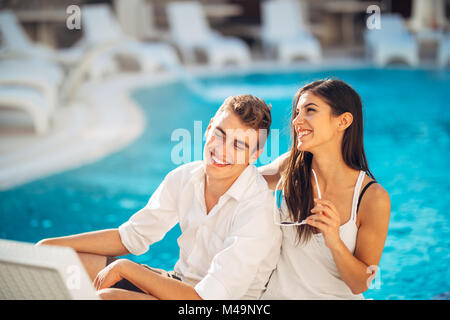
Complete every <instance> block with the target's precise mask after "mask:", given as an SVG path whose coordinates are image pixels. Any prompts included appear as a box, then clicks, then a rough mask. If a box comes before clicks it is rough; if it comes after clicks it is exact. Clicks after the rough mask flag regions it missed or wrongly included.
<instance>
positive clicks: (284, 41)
mask: <svg viewBox="0 0 450 320" xmlns="http://www.w3.org/2000/svg"><path fill="white" fill-rule="evenodd" d="M301 13H302V12H301V6H300V4H299V3H298V2H297V1H294V0H285V1H279V0H275V1H272V0H271V1H265V2H263V3H262V28H261V37H262V41H263V45H264V50H265V51H266V53H268V52H272V51H275V52H276V54H277V56H278V59H279V60H280V61H281V62H283V63H290V62H292V61H294V60H296V59H298V58H303V59H306V60H309V61H312V62H316V63H317V62H320V61H321V58H322V50H321V47H320V43H319V41H318V40H317V39H316V38H315V37H314V36H313V35H312V34H311V33H310V32H309V31H308V29H307V28H306V24H305V21H304V20H303V18H302V14H301Z"/></svg>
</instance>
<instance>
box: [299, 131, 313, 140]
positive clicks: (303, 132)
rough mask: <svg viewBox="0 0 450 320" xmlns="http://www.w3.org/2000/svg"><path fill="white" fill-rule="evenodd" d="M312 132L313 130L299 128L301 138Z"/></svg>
mask: <svg viewBox="0 0 450 320" xmlns="http://www.w3.org/2000/svg"><path fill="white" fill-rule="evenodd" d="M311 132H312V130H298V131H297V133H298V136H299V138H302V137H304V136H307V135H308V134H310V133H311Z"/></svg>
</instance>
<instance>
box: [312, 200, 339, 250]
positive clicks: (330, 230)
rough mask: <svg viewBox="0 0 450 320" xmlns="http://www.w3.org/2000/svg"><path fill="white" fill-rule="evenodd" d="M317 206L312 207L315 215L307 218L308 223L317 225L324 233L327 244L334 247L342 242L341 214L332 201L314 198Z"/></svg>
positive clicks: (331, 247) (330, 247)
mask: <svg viewBox="0 0 450 320" xmlns="http://www.w3.org/2000/svg"><path fill="white" fill-rule="evenodd" d="M314 202H315V204H316V205H315V206H314V208H312V209H311V212H312V213H314V214H313V215H311V216H309V217H308V218H307V219H306V223H307V224H309V225H310V226H313V227H316V228H317V229H319V231H320V232H321V233H322V235H323V237H324V240H325V244H326V246H327V247H328V248H329V249H333V248H334V247H336V246H337V245H338V244H340V242H341V237H340V235H339V228H340V226H341V218H340V215H339V213H338V211H337V209H336V207H335V206H334V204H333V203H332V202H331V201H328V200H323V199H314Z"/></svg>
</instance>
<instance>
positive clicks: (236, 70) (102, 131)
mask: <svg viewBox="0 0 450 320" xmlns="http://www.w3.org/2000/svg"><path fill="white" fill-rule="evenodd" d="M364 66H370V65H369V64H368V63H367V62H366V61H365V60H363V59H361V58H359V59H357V58H356V59H355V58H349V57H346V58H339V57H338V58H333V57H331V58H326V59H324V61H323V62H322V63H321V64H320V66H317V65H313V64H310V63H307V62H299V63H297V64H294V65H292V64H291V65H288V66H283V65H279V64H277V63H275V62H272V63H271V62H267V61H261V62H258V61H256V62H253V63H252V64H251V65H250V66H248V67H227V68H226V69H211V68H210V67H207V66H204V65H203V66H196V67H188V68H186V70H187V74H189V75H193V76H208V75H211V74H214V75H219V76H220V75H226V74H231V73H232V74H242V73H244V74H245V73H249V72H252V71H260V72H264V71H279V72H282V71H295V70H313V69H314V70H317V69H321V68H330V67H333V68H360V67H364ZM178 76H179V75H176V74H173V73H170V72H167V71H166V72H158V73H151V74H149V73H146V74H144V73H138V72H134V73H120V74H116V75H114V76H111V77H110V78H108V79H105V80H102V81H101V82H87V83H84V84H83V85H82V86H81V87H80V88H79V90H78V91H77V94H76V96H75V97H74V98H73V99H72V101H71V102H70V103H68V104H67V105H60V106H58V108H57V109H56V111H55V115H54V118H53V119H52V123H51V126H50V129H49V131H48V132H47V133H45V134H43V135H37V134H36V133H35V132H34V131H33V129H32V125H31V121H30V120H29V118H28V116H27V115H26V114H22V113H19V112H17V111H13V110H11V111H6V110H2V117H0V191H2V190H7V189H10V188H14V187H15V186H19V185H21V184H24V183H26V182H30V181H33V180H36V179H39V178H42V177H45V176H48V175H51V174H54V173H58V172H62V171H65V170H68V169H72V168H76V167H79V166H82V165H83V164H86V163H91V162H94V161H96V160H99V159H101V158H102V157H105V156H107V155H109V154H111V153H113V152H115V151H118V150H120V149H122V148H123V147H125V146H126V145H128V144H129V143H131V142H133V141H134V140H135V139H136V138H137V137H139V136H140V135H141V133H142V132H143V130H144V128H145V116H144V115H143V113H142V110H141V107H140V106H139V105H138V104H137V103H136V102H135V101H133V100H132V99H131V98H130V92H131V91H132V90H133V89H135V88H137V87H144V86H145V87H151V86H154V85H159V84H161V83H164V82H172V81H175V80H177V77H178Z"/></svg>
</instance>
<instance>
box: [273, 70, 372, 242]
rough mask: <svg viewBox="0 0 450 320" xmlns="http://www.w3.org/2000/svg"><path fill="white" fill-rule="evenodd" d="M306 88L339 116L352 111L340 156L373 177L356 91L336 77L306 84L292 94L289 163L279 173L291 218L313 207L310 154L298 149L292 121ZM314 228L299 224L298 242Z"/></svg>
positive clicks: (302, 215)
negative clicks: (364, 141)
mask: <svg viewBox="0 0 450 320" xmlns="http://www.w3.org/2000/svg"><path fill="white" fill-rule="evenodd" d="M306 92H311V93H312V94H314V95H315V96H317V97H319V98H321V99H323V100H324V101H325V102H326V103H327V104H328V105H329V106H330V107H331V110H332V114H333V115H334V116H339V115H341V114H343V113H344V112H350V113H351V114H352V116H353V122H352V124H351V125H350V126H349V127H348V128H347V129H346V130H345V132H344V137H343V140H342V157H343V158H344V161H345V163H346V164H347V165H348V166H349V167H350V168H352V169H355V170H364V171H365V172H366V173H367V174H368V175H369V176H370V177H371V178H372V179H375V177H374V176H373V174H372V173H371V172H370V170H369V166H368V164H367V158H366V154H365V152H364V144H363V116H362V102H361V98H360V96H359V95H358V93H357V92H356V91H355V90H354V89H353V88H351V87H350V86H349V85H348V84H346V83H345V82H343V81H341V80H336V79H327V80H318V81H314V82H311V83H309V84H307V85H305V86H304V87H302V88H301V89H300V90H298V91H297V93H296V94H295V96H294V101H293V107H292V119H291V130H292V138H293V141H292V147H291V154H290V157H289V159H288V164H287V166H286V168H285V170H284V172H283V174H282V176H283V182H282V188H283V193H284V197H285V199H286V204H287V206H288V208H289V211H290V215H291V218H292V221H302V220H304V219H306V218H307V217H308V216H309V215H310V214H311V213H310V210H311V209H312V208H313V207H314V196H313V188H312V184H311V163H312V159H313V154H312V153H310V152H308V151H299V150H298V149H297V133H296V131H295V128H294V126H293V125H292V122H293V120H294V119H295V117H296V116H297V112H296V110H297V104H298V100H299V99H300V97H301V96H302V95H303V94H304V93H306ZM314 229H315V228H314V227H312V226H309V225H301V226H298V227H297V234H298V240H299V242H306V241H308V240H309V239H310V238H311V235H312V234H313V232H314Z"/></svg>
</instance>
